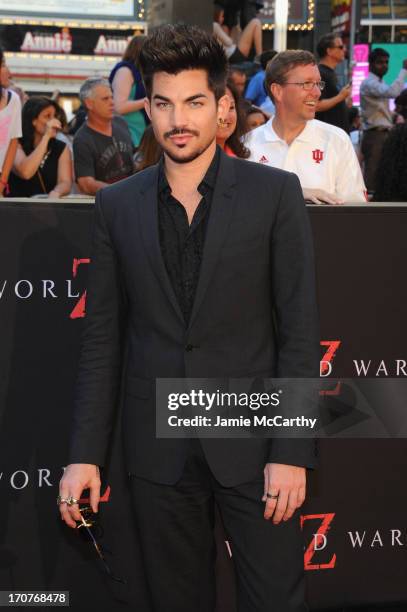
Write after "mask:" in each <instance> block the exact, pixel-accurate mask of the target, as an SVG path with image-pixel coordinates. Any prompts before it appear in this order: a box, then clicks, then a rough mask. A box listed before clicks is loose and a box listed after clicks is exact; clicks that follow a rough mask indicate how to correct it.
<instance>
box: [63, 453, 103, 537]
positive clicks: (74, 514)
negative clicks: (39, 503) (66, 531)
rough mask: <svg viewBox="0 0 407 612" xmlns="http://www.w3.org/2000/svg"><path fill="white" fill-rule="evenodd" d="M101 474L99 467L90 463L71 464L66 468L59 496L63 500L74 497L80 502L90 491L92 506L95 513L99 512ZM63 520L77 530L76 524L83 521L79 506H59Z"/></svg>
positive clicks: (64, 503) (64, 504)
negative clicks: (85, 493)
mask: <svg viewBox="0 0 407 612" xmlns="http://www.w3.org/2000/svg"><path fill="white" fill-rule="evenodd" d="M100 484H101V483H100V472H99V467H98V466H97V465H91V464H90V463H71V464H70V465H68V466H67V467H66V468H65V472H64V475H63V476H62V478H61V482H60V483H59V495H60V496H61V498H62V499H68V498H69V497H73V498H74V499H77V500H79V499H80V497H81V495H82V491H83V490H84V489H89V491H90V505H91V507H92V510H93V512H97V511H98V505H99V500H100ZM59 511H60V513H61V517H62V520H63V521H65V523H66V524H67V525H68V527H72V528H75V527H76V522H75V521H80V520H81V513H80V512H79V506H78V504H74V505H73V506H69V505H68V504H67V503H66V502H63V503H61V504H60V505H59Z"/></svg>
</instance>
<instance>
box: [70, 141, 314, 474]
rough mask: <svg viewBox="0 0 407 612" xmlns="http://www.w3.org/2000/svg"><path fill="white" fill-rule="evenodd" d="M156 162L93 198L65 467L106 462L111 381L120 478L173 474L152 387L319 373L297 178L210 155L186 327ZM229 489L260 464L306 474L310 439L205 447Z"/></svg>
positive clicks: (180, 451)
mask: <svg viewBox="0 0 407 612" xmlns="http://www.w3.org/2000/svg"><path fill="white" fill-rule="evenodd" d="M157 181H158V167H157V166H153V167H151V168H149V169H147V170H145V171H144V172H142V173H140V174H137V175H135V176H133V177H131V178H129V179H126V180H124V181H121V182H120V183H117V184H115V185H112V186H109V187H107V188H105V189H103V190H102V191H100V192H99V193H98V194H97V197H96V205H95V225H94V235H93V249H92V255H91V265H90V269H89V274H90V277H89V283H88V293H87V314H86V320H85V330H84V335H83V346H82V353H81V359H80V367H79V376H78V383H77V393H76V407H75V416H74V427H73V436H72V445H71V455H70V462H71V463H79V462H81V463H82V462H83V463H93V464H98V465H101V466H102V465H103V464H104V462H105V458H106V453H107V449H108V446H109V437H110V434H111V429H112V423H113V421H114V414H115V409H116V406H117V404H118V395H119V386H120V380H121V377H122V368H123V354H124V346H125V345H127V349H128V350H127V355H128V357H127V359H126V364H125V368H126V371H125V375H124V380H125V388H124V390H123V392H124V394H125V398H124V407H123V415H122V417H123V425H122V427H123V436H124V444H125V451H126V457H127V469H128V471H129V472H132V473H135V474H137V475H139V476H142V477H145V478H148V479H151V480H154V481H156V482H161V483H167V484H170V483H174V482H176V481H177V480H178V478H179V477H180V475H181V472H182V469H183V465H184V461H185V457H186V453H187V449H188V442H187V441H186V440H183V439H175V440H170V439H158V438H156V437H155V379H156V378H182V377H189V378H204V377H213V378H215V377H218V378H221V377H223V378H224V377H233V378H238V377H251V376H258V377H268V376H280V377H287V378H288V377H298V378H306V377H318V376H319V332H318V317H317V308H316V299H315V280H314V263H313V247H312V238H311V231H310V225H309V220H308V215H307V212H306V208H305V204H304V200H303V197H302V192H301V188H300V184H299V181H298V179H297V177H296V176H295V175H294V174H290V173H287V172H283V171H280V170H275V169H272V168H269V167H266V166H263V165H261V164H255V163H251V162H247V161H244V160H239V159H234V158H229V157H227V156H226V155H225V154H224V153H222V154H221V158H220V165H219V173H218V178H217V183H216V187H215V191H214V194H213V200H212V205H211V212H210V219H209V224H208V227H207V234H206V240H205V247H204V255H203V260H202V265H201V272H200V278H199V283H198V287H197V292H196V298H195V303H194V307H193V311H192V316H191V320H190V324H189V326H188V327H186V325H185V323H184V320H183V317H182V314H181V311H180V308H179V306H178V303H177V300H176V298H175V295H174V291H173V289H172V286H171V284H170V281H169V278H168V275H167V272H166V268H165V265H164V262H163V258H162V255H161V251H160V244H159V234H158V207H157ZM202 445H203V449H204V452H205V454H206V457H207V460H208V463H209V465H210V467H211V469H212V471H213V473H214V475H215V476H216V477H217V479H218V480H219V481H220V482H221V483H222V484H223V485H226V486H232V485H234V484H238V483H242V482H246V481H249V480H252V479H253V478H258V477H261V476H262V471H263V468H264V464H265V462H267V461H271V462H277V463H287V464H292V465H299V466H307V467H314V465H315V462H316V459H315V444H314V442H313V441H312V440H293V439H285V440H282V439H275V440H273V441H270V440H261V439H251V440H242V439H232V440H231V439H227V440H226V439H225V440H208V439H205V440H203V441H202Z"/></svg>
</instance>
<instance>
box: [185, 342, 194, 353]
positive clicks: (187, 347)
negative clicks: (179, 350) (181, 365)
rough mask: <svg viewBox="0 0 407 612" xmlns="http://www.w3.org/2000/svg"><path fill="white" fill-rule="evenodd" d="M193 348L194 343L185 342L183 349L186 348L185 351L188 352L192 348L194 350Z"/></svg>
mask: <svg viewBox="0 0 407 612" xmlns="http://www.w3.org/2000/svg"><path fill="white" fill-rule="evenodd" d="M194 348H195V347H194V345H193V344H187V345H186V346H185V350H186V351H188V352H189V351H193V350H194Z"/></svg>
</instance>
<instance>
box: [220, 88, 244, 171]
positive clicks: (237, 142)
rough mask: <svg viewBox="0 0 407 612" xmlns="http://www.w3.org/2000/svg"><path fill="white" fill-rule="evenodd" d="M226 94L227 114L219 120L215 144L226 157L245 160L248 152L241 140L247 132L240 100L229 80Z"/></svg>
mask: <svg viewBox="0 0 407 612" xmlns="http://www.w3.org/2000/svg"><path fill="white" fill-rule="evenodd" d="M226 94H227V95H228V96H229V98H230V108H229V113H228V115H227V117H226V119H225V120H224V121H220V120H219V123H218V131H217V133H216V142H217V144H218V145H219V146H220V147H221V148H222V149H223V150H224V152H225V153H226V154H227V155H230V156H232V157H241V158H242V159H247V158H248V157H249V156H250V151H249V149H248V148H247V147H245V145H244V143H243V140H242V139H243V136H244V134H246V132H247V126H246V118H245V115H244V112H243V110H242V99H241V97H240V96H239V94H238V92H237V90H236V88H235V86H234V84H233V83H232V82H231V81H230V80H228V82H227V87H226Z"/></svg>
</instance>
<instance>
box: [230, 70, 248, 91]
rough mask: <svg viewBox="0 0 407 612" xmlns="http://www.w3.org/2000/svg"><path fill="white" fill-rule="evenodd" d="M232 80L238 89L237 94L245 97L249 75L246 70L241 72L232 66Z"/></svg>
mask: <svg viewBox="0 0 407 612" xmlns="http://www.w3.org/2000/svg"><path fill="white" fill-rule="evenodd" d="M229 76H230V80H231V81H232V83H233V84H234V86H235V87H236V90H237V92H238V93H239V94H240V95H241V96H243V95H244V90H245V87H246V81H247V75H246V73H245V72H244V70H241V69H240V68H238V67H237V66H232V67H231V69H230V71H229Z"/></svg>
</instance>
